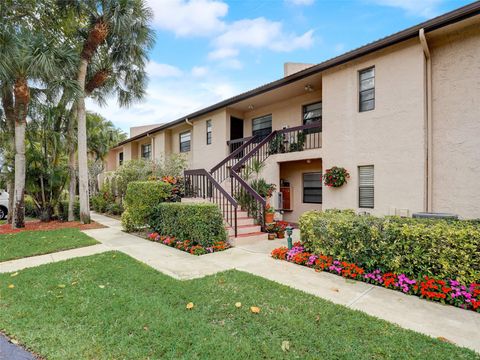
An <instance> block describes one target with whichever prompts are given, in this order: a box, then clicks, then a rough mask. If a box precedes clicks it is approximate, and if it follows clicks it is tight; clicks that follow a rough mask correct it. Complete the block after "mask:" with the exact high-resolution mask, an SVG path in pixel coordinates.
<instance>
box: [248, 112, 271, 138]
mask: <svg viewBox="0 0 480 360" xmlns="http://www.w3.org/2000/svg"><path fill="white" fill-rule="evenodd" d="M271 132H272V115H265V116H262V117H259V118H256V119H253V120H252V135H253V136H257V137H258V140H263V139H265V138H266V137H267V136H268V135H269V134H270V133H271Z"/></svg>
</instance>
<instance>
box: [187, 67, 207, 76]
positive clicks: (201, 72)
mask: <svg viewBox="0 0 480 360" xmlns="http://www.w3.org/2000/svg"><path fill="white" fill-rule="evenodd" d="M191 73H192V75H193V76H195V77H202V76H205V75H207V74H208V68H207V67H205V66H194V67H193V68H192V71H191Z"/></svg>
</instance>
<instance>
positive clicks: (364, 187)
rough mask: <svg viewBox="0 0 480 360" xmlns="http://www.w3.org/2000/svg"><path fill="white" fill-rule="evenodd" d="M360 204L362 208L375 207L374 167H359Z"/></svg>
mask: <svg viewBox="0 0 480 360" xmlns="http://www.w3.org/2000/svg"><path fill="white" fill-rule="evenodd" d="M358 177H359V181H358V182H359V204H358V206H359V207H361V208H371V209H373V207H374V171H373V165H368V166H359V167H358Z"/></svg>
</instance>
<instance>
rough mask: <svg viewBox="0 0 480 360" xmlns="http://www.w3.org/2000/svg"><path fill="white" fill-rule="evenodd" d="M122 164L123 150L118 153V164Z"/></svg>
mask: <svg viewBox="0 0 480 360" xmlns="http://www.w3.org/2000/svg"><path fill="white" fill-rule="evenodd" d="M122 164H123V151H122V152H121V153H119V154H118V165H120V166H121V165H122Z"/></svg>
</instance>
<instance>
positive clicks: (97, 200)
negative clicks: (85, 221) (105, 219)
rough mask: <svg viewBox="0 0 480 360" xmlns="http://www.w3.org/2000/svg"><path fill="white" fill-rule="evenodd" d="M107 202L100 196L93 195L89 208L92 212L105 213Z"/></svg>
mask: <svg viewBox="0 0 480 360" xmlns="http://www.w3.org/2000/svg"><path fill="white" fill-rule="evenodd" d="M108 205H109V204H108V201H107V200H106V199H105V198H104V196H103V195H102V194H97V195H93V196H91V197H90V206H91V207H92V209H93V210H95V211H96V212H99V213H105V212H107V206H108Z"/></svg>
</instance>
